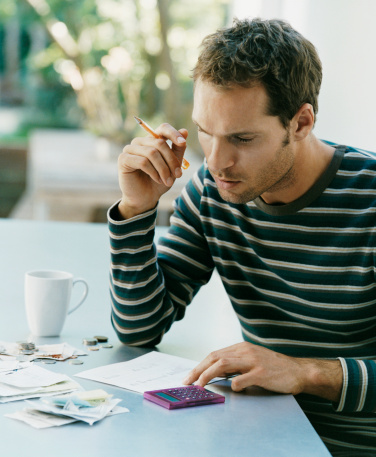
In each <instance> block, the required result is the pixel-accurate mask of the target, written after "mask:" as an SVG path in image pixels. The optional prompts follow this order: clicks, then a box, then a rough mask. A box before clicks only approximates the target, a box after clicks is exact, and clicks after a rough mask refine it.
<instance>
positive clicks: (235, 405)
mask: <svg viewBox="0 0 376 457" xmlns="http://www.w3.org/2000/svg"><path fill="white" fill-rule="evenodd" d="M161 232H163V229H160V230H159V232H158V233H161ZM0 256H1V257H0V340H3V341H17V340H20V339H25V338H27V337H28V336H29V331H28V328H27V323H26V317H25V311H24V297H23V293H24V289H23V282H24V273H25V271H27V270H32V269H47V268H49V269H61V270H66V271H70V272H72V273H73V274H74V275H76V276H82V277H84V278H86V280H87V281H88V283H89V287H90V290H89V296H88V298H87V301H86V302H85V303H84V305H82V307H81V308H79V309H78V310H77V311H76V312H75V313H73V314H72V315H70V316H68V318H67V321H66V323H65V327H64V329H63V332H62V334H61V336H60V338H56V339H55V338H52V339H47V338H45V339H39V340H37V341H36V342H37V343H45V342H47V341H48V342H49V341H50V342H59V341H61V342H65V341H66V342H68V343H70V344H71V345H73V346H76V347H79V348H84V347H83V346H82V338H83V337H88V336H93V335H98V334H104V335H107V336H108V337H109V338H110V341H111V342H112V343H113V344H114V348H113V349H107V350H105V349H101V350H100V351H98V352H91V353H89V356H87V357H85V359H84V361H85V363H84V365H81V366H73V365H69V364H68V363H67V362H59V363H56V364H55V365H48V366H47V365H45V366H46V367H48V369H51V370H56V371H60V372H64V373H66V374H68V375H69V376H71V377H73V378H74V374H75V373H78V372H80V371H82V370H86V369H89V368H94V367H97V366H101V365H106V364H110V363H115V362H120V361H124V360H129V359H131V358H134V357H136V356H139V355H142V354H144V353H146V352H147V350H146V349H139V348H128V347H126V346H124V345H122V344H120V343H119V342H118V341H117V339H116V336H115V333H114V331H113V329H112V327H111V324H110V297H109V293H108V270H109V262H110V259H109V251H108V235H107V227H106V226H105V225H103V224H98V225H94V224H76V223H57V222H32V221H19V220H18V221H12V220H0ZM214 309H217V310H218V309H220V311H221V312H220V313H215V314H214V313H213V312H212V311H213V310H214ZM217 314H219V316H217V317H216V318H213V317H212V316H214V315H217ZM208 328H212V330H210V331H207V329H208ZM237 341H241V336H240V331H239V328H238V326H237V324H236V320H235V318H234V316H233V314H232V313H231V310H230V308H229V306H228V299H227V297H226V295H225V293H224V291H223V288H222V287H221V285H220V283H219V279H218V277H217V276H214V277H213V279H212V280H211V282H210V283H209V285H208V286H206V287H205V288H203V289H202V291H201V292H200V293H199V294H198V296H197V297H196V298H195V301H194V302H193V303H192V305H191V306H190V307H189V309H188V312H187V316H186V318H185V319H184V320H183V321H182V322H178V323H176V324H175V325H174V326H173V328H172V330H171V331H170V332H169V333H168V334H167V335H166V337H165V339H164V341H163V343H162V344H161V345H160V346H159V348H158V349H159V350H161V351H163V352H166V353H170V354H175V355H179V356H182V357H187V358H191V359H194V360H200V359H201V358H203V357H204V356H205V355H206V354H207V353H208V352H210V351H211V350H213V349H216V348H219V347H224V346H227V345H228V344H231V343H233V342H237ZM84 349H85V348H84ZM74 379H76V380H77V381H78V382H79V383H80V384H81V385H82V386H83V387H84V388H85V389H88V390H89V389H95V388H103V389H105V390H106V391H107V392H109V393H112V394H113V395H114V396H115V397H116V398H121V399H122V402H121V405H123V406H126V407H128V408H129V409H130V411H131V412H130V413H127V414H122V415H118V416H113V417H109V418H106V419H104V420H103V421H101V422H99V423H97V424H95V425H94V426H92V427H90V426H88V425H85V424H82V423H75V424H71V425H67V426H64V427H56V428H51V429H44V430H36V429H34V428H32V427H30V426H28V425H26V424H23V423H21V422H18V421H15V420H12V419H9V418H5V417H4V414H6V413H10V412H14V411H18V410H20V409H23V408H24V407H25V405H24V402H14V403H8V404H0V430H1V444H0V446H1V455H2V456H4V457H13V456H14V457H24V456H27V457H45V456H49V455H53V456H54V457H118V456H119V457H120V456H121V457H125V456H137V457H146V456H147V457H150V456H151V457H159V456H160V457H185V456H186V457H188V456H189V457H192V456H198V457H201V456H205V457H212V456H213V457H243V456H244V457H245V456H247V457H250V456H254V457H267V456H268V457H269V456H270V457H284V456H286V457H313V456H314V457H324V456H326V457H327V456H329V455H330V454H329V452H328V451H327V450H326V447H325V446H324V445H323V443H322V441H321V440H320V438H319V437H318V435H317V434H316V432H315V431H314V429H313V428H312V426H311V425H310V423H309V421H308V420H307V418H306V416H305V415H304V414H303V412H302V410H301V409H300V407H299V406H298V404H297V403H296V401H295V399H294V398H293V397H292V396H290V395H275V394H269V393H266V392H264V391H262V390H257V389H247V390H246V391H245V392H243V393H241V394H239V393H233V392H231V389H230V388H229V386H228V385H227V384H226V382H224V383H223V384H220V385H218V384H216V387H215V389H216V391H218V392H221V393H223V394H224V395H225V396H226V403H225V404H223V405H214V406H203V407H200V408H188V409H184V410H177V411H168V410H165V409H163V408H160V407H159V406H157V405H154V404H152V403H149V402H146V401H145V400H143V398H142V395H141V394H137V393H133V392H129V391H126V390H123V389H119V388H115V387H111V386H107V385H104V384H99V383H96V382H94V381H88V380H83V379H80V378H74Z"/></svg>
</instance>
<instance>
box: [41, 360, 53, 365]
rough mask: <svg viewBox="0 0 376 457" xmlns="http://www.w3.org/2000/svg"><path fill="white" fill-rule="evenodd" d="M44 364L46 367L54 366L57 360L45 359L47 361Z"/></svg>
mask: <svg viewBox="0 0 376 457" xmlns="http://www.w3.org/2000/svg"><path fill="white" fill-rule="evenodd" d="M42 363H45V364H46V365H52V364H54V363H56V360H51V359H45V360H42Z"/></svg>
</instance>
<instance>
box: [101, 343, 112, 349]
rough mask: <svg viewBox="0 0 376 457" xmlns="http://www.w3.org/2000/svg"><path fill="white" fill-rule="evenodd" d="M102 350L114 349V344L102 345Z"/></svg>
mask: <svg viewBox="0 0 376 457" xmlns="http://www.w3.org/2000/svg"><path fill="white" fill-rule="evenodd" d="M101 348H105V349H110V348H113V345H112V344H101Z"/></svg>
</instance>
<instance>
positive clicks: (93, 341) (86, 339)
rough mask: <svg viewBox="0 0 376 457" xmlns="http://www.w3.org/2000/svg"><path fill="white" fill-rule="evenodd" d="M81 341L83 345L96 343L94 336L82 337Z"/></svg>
mask: <svg viewBox="0 0 376 457" xmlns="http://www.w3.org/2000/svg"><path fill="white" fill-rule="evenodd" d="M82 343H83V344H84V345H85V346H95V345H96V344H97V343H98V340H97V339H96V338H84V339H83V340H82Z"/></svg>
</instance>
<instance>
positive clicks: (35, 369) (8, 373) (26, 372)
mask: <svg viewBox="0 0 376 457" xmlns="http://www.w3.org/2000/svg"><path fill="white" fill-rule="evenodd" d="M4 363H5V364H7V365H8V370H6V369H5V367H4V366H3V364H4ZM17 363H18V365H14V364H17ZM12 364H13V365H12ZM1 366H2V367H3V369H2V370H1V371H0V403H7V402H10V401H16V400H24V399H27V398H36V397H43V396H48V395H57V394H62V393H68V392H72V391H74V390H77V389H80V388H81V386H80V385H79V384H77V383H76V382H75V381H73V380H72V379H71V378H69V377H68V376H66V375H64V374H60V373H53V372H51V371H49V370H46V369H45V368H42V367H39V366H37V365H33V364H31V363H30V362H17V361H9V362H8V363H6V362H1ZM10 366H13V368H10Z"/></svg>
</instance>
